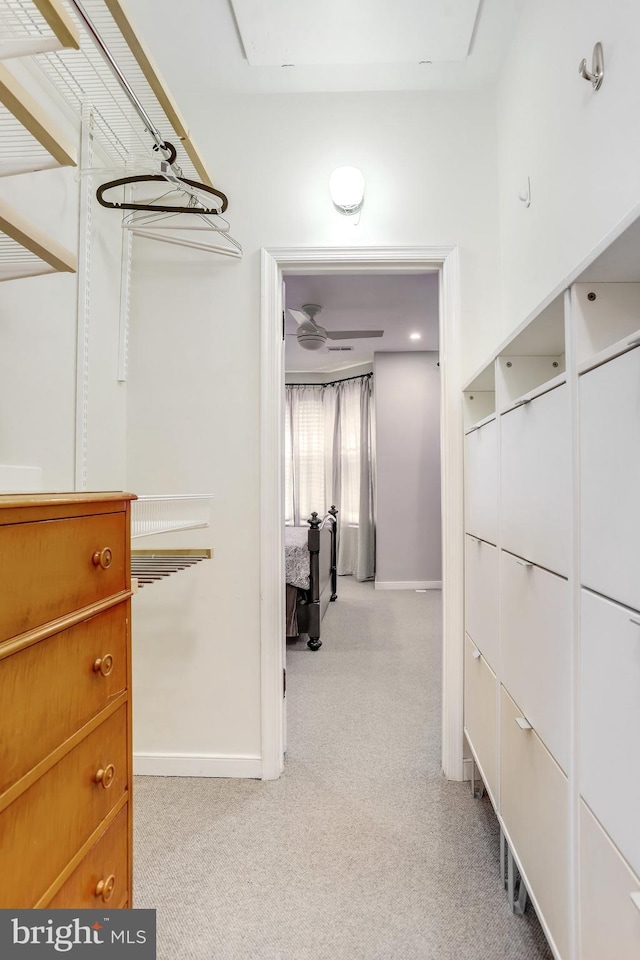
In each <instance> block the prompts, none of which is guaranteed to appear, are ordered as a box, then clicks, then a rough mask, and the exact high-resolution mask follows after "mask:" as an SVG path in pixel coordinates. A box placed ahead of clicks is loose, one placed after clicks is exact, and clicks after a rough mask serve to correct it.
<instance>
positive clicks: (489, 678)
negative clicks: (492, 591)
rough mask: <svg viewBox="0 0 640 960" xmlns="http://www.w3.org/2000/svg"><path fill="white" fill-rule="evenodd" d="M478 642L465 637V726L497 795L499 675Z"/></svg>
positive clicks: (488, 782) (488, 785)
mask: <svg viewBox="0 0 640 960" xmlns="http://www.w3.org/2000/svg"><path fill="white" fill-rule="evenodd" d="M479 654H480V651H479V650H478V649H477V647H476V646H475V644H473V643H472V642H471V640H469V637H466V639H465V657H464V729H465V733H466V736H467V740H468V741H469V743H470V744H471V746H472V747H473V751H474V753H475V755H476V758H477V760H478V764H479V766H480V768H481V770H482V776H483V779H484V782H485V785H486V786H487V788H488V789H489V792H490V793H491V795H492V797H493V798H494V799H495V798H496V797H497V790H496V788H497V785H498V784H497V780H498V777H497V763H498V744H497V723H496V713H497V703H496V678H495V674H494V673H493V672H492V671H491V669H490V668H489V666H488V665H487V663H486V662H485V660H484V658H483V657H482V656H480V655H479Z"/></svg>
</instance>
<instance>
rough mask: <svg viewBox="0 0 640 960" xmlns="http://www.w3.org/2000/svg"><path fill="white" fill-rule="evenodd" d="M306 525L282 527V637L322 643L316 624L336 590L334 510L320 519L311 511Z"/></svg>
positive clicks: (315, 646) (313, 647) (312, 644)
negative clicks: (304, 635)
mask: <svg viewBox="0 0 640 960" xmlns="http://www.w3.org/2000/svg"><path fill="white" fill-rule="evenodd" d="M307 523H308V524H309V526H308V527H285V533H284V541H285V547H284V549H285V579H286V585H287V586H286V591H287V597H286V611H285V615H286V628H285V632H286V636H287V637H289V638H291V637H298V636H300V634H302V633H306V634H308V635H309V639H308V640H307V646H308V647H309V649H310V650H319V649H320V647H321V646H322V640H321V639H320V625H321V623H322V618H323V617H324V614H325V611H326V609H327V607H328V606H329V604H330V603H331V602H332V601H334V600H337V599H338V593H337V583H338V580H337V544H336V537H337V525H338V511H337V510H336V508H335V507H331V509H330V510H329V512H328V513H327V515H326V516H325V517H324V519H320V517H319V516H318V514H317V513H315V512H314V513H312V514H311V516H310V517H309V519H308V520H307Z"/></svg>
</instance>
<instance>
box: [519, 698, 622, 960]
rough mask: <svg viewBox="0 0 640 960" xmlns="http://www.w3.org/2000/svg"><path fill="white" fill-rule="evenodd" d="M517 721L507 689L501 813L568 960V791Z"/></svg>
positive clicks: (545, 917)
mask: <svg viewBox="0 0 640 960" xmlns="http://www.w3.org/2000/svg"><path fill="white" fill-rule="evenodd" d="M518 718H519V719H522V718H523V715H522V712H521V711H520V710H519V708H518V707H517V706H516V704H515V703H514V702H513V700H512V699H511V697H510V696H509V695H508V694H507V693H506V691H505V689H504V687H503V688H502V689H501V700H500V811H501V813H502V817H503V820H504V825H505V827H506V830H507V833H508V834H509V837H510V839H511V843H512V845H513V849H514V852H515V854H516V856H517V858H518V860H519V861H520V864H521V866H522V869H523V871H524V873H525V876H526V880H527V886H528V889H529V890H530V891H531V892H532V893H533V895H534V896H535V898H536V900H537V902H538V906H539V907H540V911H541V913H542V918H541V919H542V920H543V921H544V924H545V925H546V927H547V929H548V932H549V934H550V936H551V937H552V938H553V940H554V942H555V945H556V948H557V953H558V954H559V956H560V957H562V958H563V960H564V958H565V957H567V956H568V953H569V839H568V838H569V787H568V782H567V778H566V777H565V775H564V773H563V772H562V770H561V769H560V767H559V766H558V764H557V763H556V762H555V760H554V759H553V757H552V756H551V754H550V753H549V751H548V750H547V749H546V747H545V746H544V744H543V743H542V741H541V740H540V738H539V737H538V735H537V734H536V732H535V730H523V729H521V727H520V726H519V725H518V723H517V719H518ZM602 960H605V958H604V957H603V958H602ZM607 960H609V958H607ZM610 960H613V957H611V958H610Z"/></svg>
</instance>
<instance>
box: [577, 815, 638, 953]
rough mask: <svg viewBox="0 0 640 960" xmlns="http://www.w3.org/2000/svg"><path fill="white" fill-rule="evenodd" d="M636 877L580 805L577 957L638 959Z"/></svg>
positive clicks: (598, 826) (593, 818)
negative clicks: (579, 940) (634, 899)
mask: <svg viewBox="0 0 640 960" xmlns="http://www.w3.org/2000/svg"><path fill="white" fill-rule="evenodd" d="M633 894H635V895H636V896H637V897H640V881H639V880H638V878H637V877H636V876H634V874H633V873H632V872H631V870H630V869H629V867H628V865H627V864H626V863H625V862H624V860H623V859H622V857H621V856H620V854H619V853H618V851H617V850H616V848H615V847H614V845H613V844H612V843H611V841H610V840H609V838H608V837H607V835H606V833H605V832H604V830H603V829H602V827H601V826H600V824H599V823H598V821H597V820H596V818H595V817H594V816H593V814H592V813H591V811H590V810H589V809H588V807H587V806H586V805H585V804H584V803H581V804H580V939H581V948H580V954H579V955H580V960H638V957H640V909H638V906H636V904H635V903H634V901H633V900H632V899H631V897H632V895H633Z"/></svg>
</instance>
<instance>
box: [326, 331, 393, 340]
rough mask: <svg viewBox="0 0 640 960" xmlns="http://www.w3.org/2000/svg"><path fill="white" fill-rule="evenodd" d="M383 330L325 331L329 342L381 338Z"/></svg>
mask: <svg viewBox="0 0 640 960" xmlns="http://www.w3.org/2000/svg"><path fill="white" fill-rule="evenodd" d="M383 335H384V330H327V336H328V337H329V340H360V339H363V338H364V337H381V336H383Z"/></svg>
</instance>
